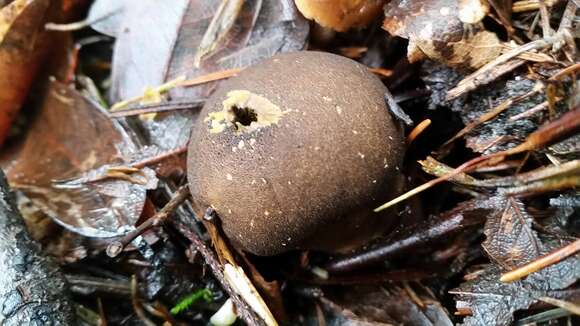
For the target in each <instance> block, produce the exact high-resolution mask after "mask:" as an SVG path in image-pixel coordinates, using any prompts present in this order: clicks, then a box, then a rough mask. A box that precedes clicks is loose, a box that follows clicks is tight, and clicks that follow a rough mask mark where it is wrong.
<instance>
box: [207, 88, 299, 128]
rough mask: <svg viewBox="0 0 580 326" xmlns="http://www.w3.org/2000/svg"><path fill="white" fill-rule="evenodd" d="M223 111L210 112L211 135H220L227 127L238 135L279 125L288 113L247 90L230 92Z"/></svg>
mask: <svg viewBox="0 0 580 326" xmlns="http://www.w3.org/2000/svg"><path fill="white" fill-rule="evenodd" d="M222 105H223V107H222V110H221V111H215V112H210V113H209V114H208V116H207V118H205V120H204V121H205V122H210V126H209V131H210V133H214V134H215V133H220V132H222V131H224V130H225V129H226V128H227V127H231V128H234V130H235V131H236V132H237V133H242V132H252V131H254V130H257V129H260V128H263V127H268V126H271V125H274V124H277V123H278V122H279V121H280V119H281V118H282V116H283V115H284V114H286V113H288V111H282V110H281V109H280V108H279V107H278V106H277V105H275V104H274V103H272V102H270V100H268V99H267V98H265V97H263V96H260V95H257V94H254V93H252V92H250V91H247V90H233V91H230V92H228V94H227V97H226V99H225V100H224V101H223V102H222Z"/></svg>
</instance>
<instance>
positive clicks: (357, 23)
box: [295, 0, 385, 32]
mask: <svg viewBox="0 0 580 326" xmlns="http://www.w3.org/2000/svg"><path fill="white" fill-rule="evenodd" d="M295 3H296V7H298V10H300V12H301V13H302V15H304V17H306V18H308V19H314V21H316V22H317V23H318V24H320V25H322V26H324V27H329V28H332V29H334V30H335V31H337V32H344V31H347V30H348V29H350V28H353V27H366V26H367V25H368V24H370V23H371V22H372V21H373V19H375V18H377V17H378V16H379V15H380V14H382V12H383V4H384V3H385V0H295Z"/></svg>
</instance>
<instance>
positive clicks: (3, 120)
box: [0, 0, 57, 145]
mask: <svg viewBox="0 0 580 326" xmlns="http://www.w3.org/2000/svg"><path fill="white" fill-rule="evenodd" d="M56 2H57V1H55V3H56ZM49 6H50V1H49V0H16V1H14V2H12V3H10V4H9V5H7V6H6V7H3V8H1V9H0V76H2V78H0V145H1V144H2V143H3V142H4V139H5V138H6V136H7V135H8V132H9V131H10V126H11V124H12V121H13V119H14V118H15V117H16V115H17V113H18V111H19V110H20V107H21V105H22V103H23V102H24V99H25V98H26V96H27V95H28V89H29V87H30V85H31V84H32V81H33V79H34V77H35V75H36V71H37V69H38V65H39V63H40V61H41V59H42V57H43V56H44V54H45V52H46V50H47V49H46V43H45V42H46V38H47V33H46V32H44V31H43V28H44V22H45V19H46V15H47V13H48V10H49Z"/></svg>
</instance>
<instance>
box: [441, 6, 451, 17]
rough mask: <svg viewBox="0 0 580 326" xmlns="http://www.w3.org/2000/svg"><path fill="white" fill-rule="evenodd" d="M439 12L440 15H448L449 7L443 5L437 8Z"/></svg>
mask: <svg viewBox="0 0 580 326" xmlns="http://www.w3.org/2000/svg"><path fill="white" fill-rule="evenodd" d="M439 13H440V14H441V15H442V16H447V15H449V7H443V8H441V9H439Z"/></svg>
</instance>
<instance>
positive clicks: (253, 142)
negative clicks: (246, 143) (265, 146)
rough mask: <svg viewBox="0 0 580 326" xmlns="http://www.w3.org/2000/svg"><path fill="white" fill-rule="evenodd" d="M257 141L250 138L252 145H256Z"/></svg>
mask: <svg viewBox="0 0 580 326" xmlns="http://www.w3.org/2000/svg"><path fill="white" fill-rule="evenodd" d="M255 143H256V140H255V139H254V138H250V145H252V146H254V144H255Z"/></svg>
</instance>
